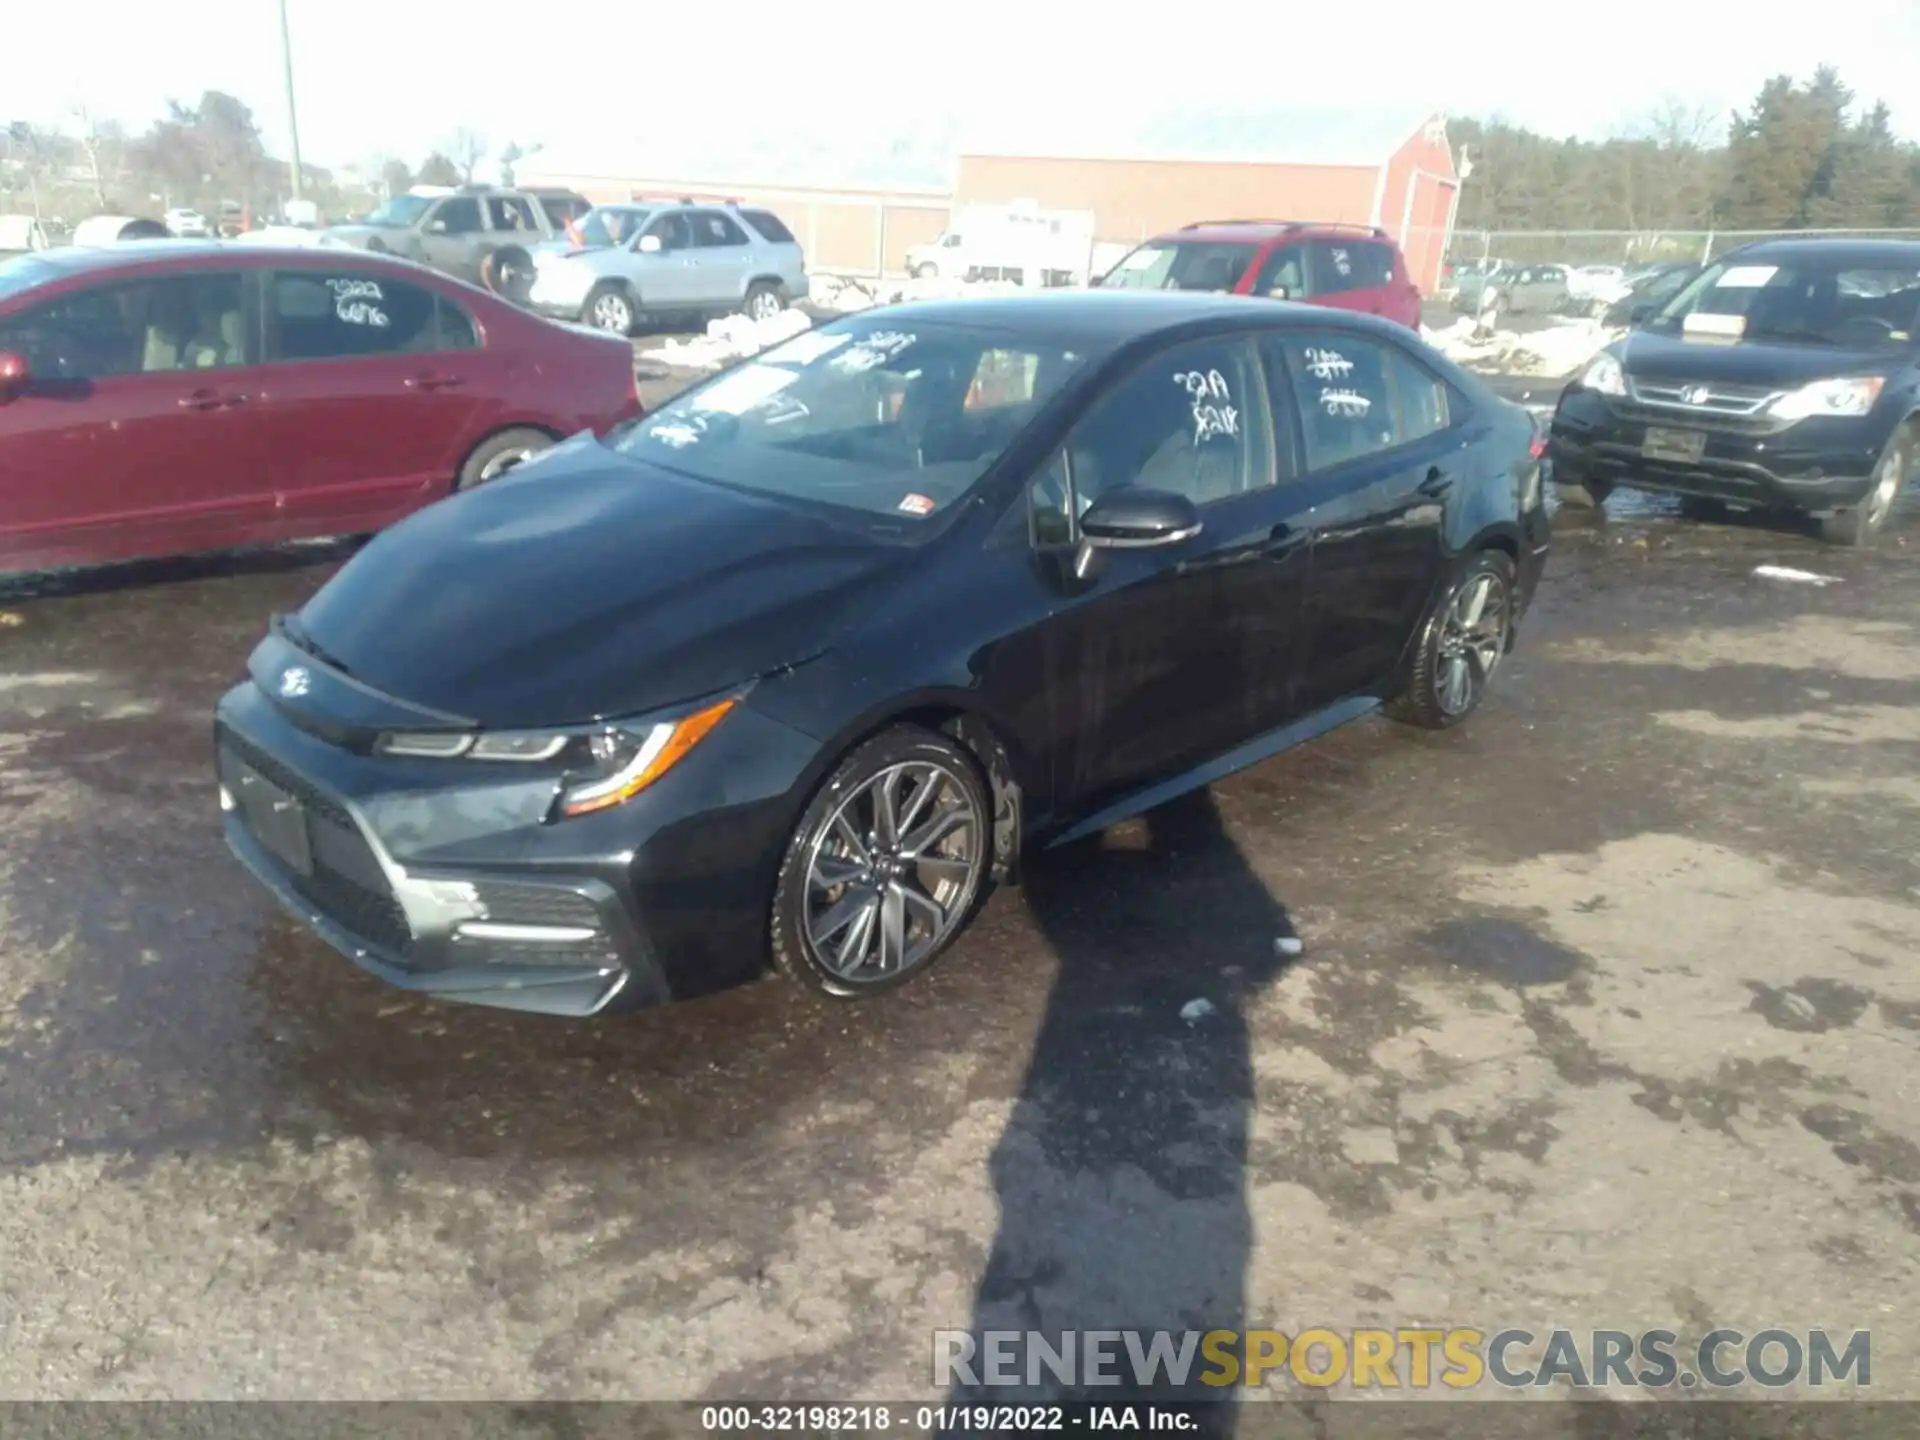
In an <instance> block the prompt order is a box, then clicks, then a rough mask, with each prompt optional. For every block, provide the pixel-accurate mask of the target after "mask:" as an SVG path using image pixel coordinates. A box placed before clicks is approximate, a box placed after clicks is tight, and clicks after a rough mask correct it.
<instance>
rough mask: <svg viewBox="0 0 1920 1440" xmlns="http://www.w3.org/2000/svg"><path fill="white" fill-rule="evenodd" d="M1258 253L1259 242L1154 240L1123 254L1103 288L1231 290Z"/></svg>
mask: <svg viewBox="0 0 1920 1440" xmlns="http://www.w3.org/2000/svg"><path fill="white" fill-rule="evenodd" d="M1259 253H1260V247H1259V246H1258V245H1242V244H1233V243H1229V242H1226V241H1219V240H1176V241H1171V242H1160V241H1156V242H1154V243H1152V244H1148V245H1142V246H1141V247H1140V248H1139V249H1138V250H1135V251H1133V252H1131V253H1130V254H1128V255H1126V256H1124V257H1123V258H1122V259H1121V261H1120V263H1119V264H1117V265H1115V266H1114V267H1113V269H1111V270H1109V271H1108V272H1107V274H1106V277H1105V278H1104V279H1102V280H1101V282H1100V287H1101V288H1102V289H1103V290H1223V291H1224V290H1232V289H1233V287H1234V286H1236V285H1238V284H1239V283H1240V277H1241V276H1242V275H1245V274H1246V273H1247V267H1248V266H1249V265H1251V264H1253V259H1254V256H1256V255H1258V254H1259Z"/></svg>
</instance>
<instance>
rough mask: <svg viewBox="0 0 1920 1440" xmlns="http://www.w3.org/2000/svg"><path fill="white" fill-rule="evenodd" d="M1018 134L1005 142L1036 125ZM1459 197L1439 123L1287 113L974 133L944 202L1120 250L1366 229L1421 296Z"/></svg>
mask: <svg viewBox="0 0 1920 1440" xmlns="http://www.w3.org/2000/svg"><path fill="white" fill-rule="evenodd" d="M1021 123H1022V129H1021V130H1020V131H1016V132H1014V133H1015V134H1016V135H1021V136H1023V137H1024V136H1026V133H1027V131H1028V129H1037V128H1038V127H1030V126H1028V124H1027V123H1026V122H1021ZM1459 191H1460V179H1459V174H1458V172H1457V171H1456V170H1455V169H1454V164H1453V148H1452V146H1450V145H1449V144H1448V143H1447V128H1446V117H1445V116H1444V115H1440V114H1438V113H1434V112H1422V111H1411V112H1410V111H1386V112H1380V111H1340V110H1331V111H1321V110H1295V111H1281V112H1263V113H1259V114H1240V115H1207V116H1197V115H1174V116H1167V117H1164V118H1161V119H1157V120H1154V121H1151V122H1149V123H1147V124H1145V125H1144V126H1141V127H1139V128H1138V129H1136V130H1133V131H1132V132H1130V133H1129V132H1127V131H1125V130H1122V131H1120V132H1117V133H1116V132H1112V131H1106V132H1104V133H1102V134H1100V135H1099V136H1098V137H1097V138H1096V137H1094V136H1091V135H1089V136H1069V135H1062V134H1057V133H1056V134H1051V135H1048V134H1037V135H1033V136H1032V137H1031V138H1019V139H1014V138H1012V137H1011V136H1009V137H1008V138H1005V139H998V140H996V138H993V137H988V136H985V135H975V136H973V137H969V138H968V139H966V140H965V141H963V144H962V147H961V151H960V155H959V161H958V173H957V178H956V181H955V185H954V196H953V203H954V205H955V207H956V208H958V207H959V206H962V205H974V204H1009V203H1012V202H1014V201H1020V200H1031V201H1036V202H1038V203H1039V204H1040V205H1042V206H1044V207H1046V208H1048V209H1054V210H1091V211H1092V212H1093V215H1094V229H1095V235H1096V237H1097V238H1098V239H1100V240H1105V241H1123V242H1128V243H1132V242H1135V241H1139V240H1143V239H1145V238H1146V237H1147V236H1149V235H1153V234H1156V233H1158V232H1160V231H1163V230H1173V229H1177V228H1178V227H1179V226H1182V225H1186V224H1189V223H1191V222H1193V221H1196V220H1225V219H1268V220H1337V221H1345V222H1349V223H1353V224H1364V225H1378V226H1380V227H1381V228H1382V229H1384V230H1386V231H1387V232H1388V233H1389V234H1391V235H1392V236H1393V237H1394V238H1395V239H1396V240H1398V241H1399V242H1400V246H1401V248H1402V249H1403V250H1404V251H1405V252H1406V256H1407V267H1408V271H1409V273H1410V274H1411V275H1412V277H1413V281H1414V283H1415V284H1417V285H1418V286H1419V287H1420V289H1421V290H1422V291H1423V292H1424V293H1427V294H1432V293H1433V291H1434V289H1435V288H1436V287H1437V286H1438V285H1439V282H1440V269H1441V264H1442V261H1443V260H1444V258H1445V255H1446V250H1447V240H1448V237H1449V235H1450V233H1451V231H1452V228H1453V216H1454V210H1455V204H1456V201H1457V198H1458V196H1459Z"/></svg>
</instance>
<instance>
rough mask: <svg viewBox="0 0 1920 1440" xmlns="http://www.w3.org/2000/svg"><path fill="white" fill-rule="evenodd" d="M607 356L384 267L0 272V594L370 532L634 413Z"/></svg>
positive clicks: (156, 250) (208, 256) (180, 257)
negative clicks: (98, 567)
mask: <svg viewBox="0 0 1920 1440" xmlns="http://www.w3.org/2000/svg"><path fill="white" fill-rule="evenodd" d="M640 408H641V407H640V400H639V396H638V394H637V391H636V388H635V379H634V370H633V351H632V348H631V347H630V346H629V345H628V343H627V342H626V341H624V340H620V339H616V338H612V337H608V336H605V335H601V334H598V333H595V332H592V331H588V330H584V329H580V328H576V327H570V326H565V325H559V324H555V323H554V322H552V321H549V320H543V319H541V318H540V317H538V316H535V315H530V314H527V313H526V312H524V311H521V310H517V309H515V308H514V307H513V306H511V305H509V304H507V303H505V302H504V301H501V300H498V299H496V298H494V297H493V296H491V295H488V294H487V293H485V292H484V291H481V290H477V289H474V288H473V287H471V286H468V285H464V284H462V283H460V282H459V281H456V280H450V279H448V278H447V277H446V276H443V275H439V274H436V273H435V272H433V271H431V270H427V269H424V268H422V267H420V266H416V265H412V264H409V263H407V262H405V261H399V260H393V259H387V258H382V257H379V256H375V255H369V254H367V253H365V252H363V251H349V250H344V249H342V250H335V249H330V248H326V247H314V248H288V249H275V248H269V247H266V246H259V247H253V246H240V245H234V244H230V243H221V242H208V243H195V242H183V241H178V240H172V241H166V242H153V243H127V244H121V245H112V246H100V247H81V246H75V247H72V248H69V249H64V250H45V251H38V252H35V253H32V254H29V255H22V256H19V257H17V258H15V259H12V260H8V261H5V262H0V573H3V572H21V571H30V570H44V569H50V568H52V567H55V566H64V565H90V564H99V563H104V562H108V561H116V560H128V559H135V558H140V557H146V556H156V555H176V554H184V553H187V552H190V551H200V550H223V549H227V548H230V547H233V546H237V545H247V544H256V543H262V542H271V541H280V540H293V539H300V538H304V537H309V536H320V535H353V534H362V533H366V532H369V531H373V530H378V529H380V528H382V527H384V526H386V525H389V524H392V523H393V522H394V521H396V520H398V519H400V518H401V517H402V516H404V515H406V514H408V513H409V512H411V511H413V510H417V509H419V508H420V507H421V506H423V505H426V504H428V503H430V502H431V501H433V500H436V499H438V498H440V497H441V496H443V495H446V494H449V493H451V492H452V491H454V490H457V489H464V488H466V487H469V486H472V485H477V484H480V483H482V482H484V481H487V480H491V479H493V478H494V477H495V476H496V475H499V474H502V473H504V472H505V471H506V470H508V469H510V468H512V466H513V465H515V464H517V463H518V462H519V461H521V460H523V459H525V458H526V457H527V456H528V455H531V454H533V453H534V452H536V451H538V450H541V449H544V448H546V447H547V446H549V445H551V444H553V443H554V442H555V441H556V440H559V439H561V438H563V437H565V436H568V435H572V434H576V433H578V432H579V431H581V430H592V431H594V432H595V433H596V434H605V433H606V432H607V430H609V429H611V428H612V427H613V426H614V425H615V424H617V423H619V422H620V421H622V420H625V419H627V418H629V417H631V416H634V415H637V414H639V413H640Z"/></svg>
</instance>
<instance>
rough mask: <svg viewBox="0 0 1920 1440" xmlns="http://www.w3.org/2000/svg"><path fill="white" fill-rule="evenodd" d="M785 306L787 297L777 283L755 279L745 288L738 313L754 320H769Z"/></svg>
mask: <svg viewBox="0 0 1920 1440" xmlns="http://www.w3.org/2000/svg"><path fill="white" fill-rule="evenodd" d="M786 308H787V297H786V296H785V295H784V294H782V293H781V291H780V287H779V286H778V285H775V284H773V283H772V282H771V281H768V280H757V281H755V282H754V283H753V284H752V285H750V286H749V287H748V288H747V296H746V299H744V300H742V301H741V302H740V313H741V314H742V315H744V316H746V317H747V318H748V319H749V320H752V321H755V322H760V321H765V320H771V319H772V318H773V317H774V316H776V315H778V314H779V313H780V312H781V311H782V310H784V309H786Z"/></svg>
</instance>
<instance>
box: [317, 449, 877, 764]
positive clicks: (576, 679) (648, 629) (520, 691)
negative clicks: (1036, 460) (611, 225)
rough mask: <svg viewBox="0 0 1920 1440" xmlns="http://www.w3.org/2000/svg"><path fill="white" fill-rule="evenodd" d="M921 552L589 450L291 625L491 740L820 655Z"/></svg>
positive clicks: (361, 569)
mask: <svg viewBox="0 0 1920 1440" xmlns="http://www.w3.org/2000/svg"><path fill="white" fill-rule="evenodd" d="M910 555H911V552H910V551H908V550H905V549H903V548H902V547H900V546H897V545H891V544H887V543H885V542H883V541H880V540H877V539H873V538H871V537H869V536H866V535H864V534H862V533H860V532H858V531H857V530H852V529H847V528H843V527H841V526H840V525H837V524H834V523H831V522H828V521H826V520H823V519H819V518H816V517H815V516H813V515H811V514H808V513H806V512H804V511H801V510H798V509H796V508H793V507H791V506H788V505H783V504H779V503H775V502H773V501H770V500H763V499H759V498H757V497H753V496H748V495H744V494H741V493H739V492H737V491H733V490H729V489H726V488H724V487H721V486H715V485H709V484H705V483H703V482H700V481H697V480H692V479H688V478H685V477H682V476H679V475H676V474H673V473H671V472H669V471H664V470H660V469H657V468H655V467H651V466H647V465H642V464H639V463H636V462H633V461H630V460H627V459H626V458H624V457H621V456H616V455H613V454H611V453H609V452H608V451H607V450H606V449H605V448H604V447H603V446H601V445H599V444H598V443H597V442H595V441H593V440H592V439H591V438H590V437H586V436H582V437H579V438H577V439H575V440H573V441H570V442H569V443H568V444H567V445H565V446H564V447H560V448H558V449H556V450H555V451H554V452H552V453H551V454H549V455H548V456H546V457H544V458H542V459H541V460H540V461H539V463H537V464H535V465H530V466H528V467H527V468H526V469H525V470H524V471H523V472H520V473H515V474H509V475H508V476H506V477H504V478H502V479H499V480H496V481H494V482H492V483H491V484H488V485H485V486H483V487H481V488H480V489H477V490H473V491H470V492H468V493H467V494H464V495H459V496H455V497H453V498H451V499H448V500H443V501H441V502H440V503H438V504H435V505H431V506H429V507H428V508H427V509H425V510H423V511H420V512H419V513H418V514H416V515H414V516H412V517H410V518H409V519H407V520H405V521H403V522H401V523H400V524H399V525H397V526H394V527H393V528H392V529H390V530H387V531H386V532H384V533H383V534H381V535H379V536H378V537H376V538H375V539H374V540H373V541H372V542H370V543H369V544H368V545H367V546H366V548H365V549H363V550H362V551H361V552H360V553H359V554H358V555H356V556H355V557H354V558H353V559H352V560H351V561H350V562H348V564H347V565H346V566H345V567H344V568H342V569H341V571H340V572H339V573H338V574H337V575H335V576H334V577H333V579H332V580H331V581H329V582H328V583H327V584H326V585H325V586H324V587H323V588H322V589H321V590H320V592H319V593H318V594H316V595H315V596H314V597H313V598H312V599H311V600H309V601H308V602H307V604H306V606H305V607H304V608H303V609H302V610H301V611H300V612H299V614H298V615H297V616H296V617H295V623H294V629H295V630H296V631H297V632H298V636H299V638H301V639H302V640H303V641H305V642H306V643H308V644H309V645H310V646H311V648H312V649H313V650H314V651H315V653H316V654H318V655H319V656H320V657H321V658H322V659H323V660H324V661H326V662H327V663H328V664H330V665H332V666H334V667H335V668H337V669H339V670H341V671H343V672H345V673H346V674H347V675H349V676H350V677H351V678H352V679H353V680H355V681H357V682H358V683H359V684H360V685H362V686H365V687H368V688H370V689H373V690H376V691H379V692H382V693H384V694H386V695H388V696H391V697H393V698H394V699H397V700H400V701H404V702H407V703H409V704H410V705H412V706H416V707H424V708H426V709H431V710H436V711H440V712H444V713H446V714H449V715H455V716H460V717H464V718H467V719H470V720H472V721H474V722H476V723H478V724H480V725H484V726H488V727H501V728H515V729H519V728H537V727H542V726H551V725H567V724H579V723H584V722H587V721H592V720H598V719H603V718H608V717H619V716H627V715H638V714H644V713H645V712H647V711H650V710H654V709H658V708H660V707H662V706H666V705H672V704H676V703H678V702H680V701H683V700H689V699H694V698H698V697H700V696H704V695H707V694H710V693H712V692H714V691H717V690H722V689H726V688H728V687H730V686H733V685H738V684H742V683H744V682H746V681H748V680H752V679H754V678H756V677H758V676H761V675H765V674H768V673H770V672H772V671H775V670H779V669H782V668H784V667H786V666H789V665H794V664H798V663H800V662H802V661H804V660H807V659H810V658H812V657H813V656H816V655H818V654H820V653H821V652H822V651H824V650H825V649H827V648H829V646H830V645H831V644H832V643H833V640H834V639H835V638H836V636H837V634H838V632H839V631H840V630H841V628H842V627H843V626H844V624H845V623H846V622H847V621H848V620H850V619H852V618H855V617H856V616H858V615H861V614H865V613H869V612H870V610H871V608H872V606H873V605H875V604H878V603H880V601H879V599H878V591H879V590H880V588H881V587H883V586H884V585H885V584H886V583H887V582H888V581H889V580H890V579H891V577H892V575H893V574H894V573H896V572H897V571H898V570H899V568H900V567H901V566H902V565H903V564H904V563H906V561H907V560H908V559H909V558H910Z"/></svg>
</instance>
